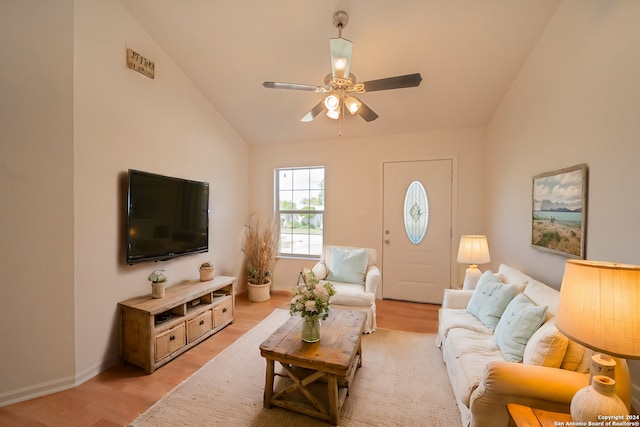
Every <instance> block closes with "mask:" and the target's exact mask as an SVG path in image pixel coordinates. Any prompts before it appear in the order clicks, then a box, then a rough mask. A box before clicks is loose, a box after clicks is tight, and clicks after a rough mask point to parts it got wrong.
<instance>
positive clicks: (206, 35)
mask: <svg viewBox="0 0 640 427" xmlns="http://www.w3.org/2000/svg"><path fill="white" fill-rule="evenodd" d="M120 1H121V3H122V4H123V5H124V6H125V8H126V9H127V10H128V11H129V13H130V14H131V15H132V16H133V17H134V18H135V19H136V20H137V21H138V22H139V23H140V25H141V26H142V27H143V28H145V30H146V31H147V32H148V33H149V34H150V35H151V36H152V37H153V38H154V40H155V41H156V42H157V43H158V44H159V45H160V46H161V48H162V49H163V50H164V51H165V52H166V53H167V54H168V55H169V56H170V57H171V58H172V59H173V60H174V61H175V62H176V63H177V64H178V66H179V67H180V68H181V69H182V70H183V71H184V72H185V73H186V74H187V76H188V77H189V78H190V79H191V80H192V81H193V83H194V84H195V85H196V86H197V87H198V88H199V89H200V90H201V91H202V93H203V94H204V95H205V96H206V97H207V98H208V99H209V101H210V102H211V103H212V104H213V105H214V106H215V107H216V108H217V109H218V110H219V111H220V113H221V114H222V115H223V116H224V117H225V119H226V120H227V121H228V122H229V123H230V124H231V126H233V127H234V128H235V130H236V131H237V132H238V133H239V134H240V135H241V136H242V138H244V139H245V140H246V141H247V142H248V143H249V144H270V143H295V142H304V141H311V140H325V139H335V138H338V133H339V132H340V133H341V135H342V137H345V138H359V137H368V136H374V135H389V134H397V133H404V132H418V131H425V130H433V129H451V128H463V127H475V126H483V125H486V124H487V122H488V121H489V120H490V118H491V116H492V114H493V112H494V111H495V109H496V107H497V106H498V105H499V103H500V100H501V99H502V97H503V96H504V94H505V93H506V91H507V90H508V88H509V85H510V84H511V83H512V82H513V80H514V78H515V77H516V76H517V74H518V72H519V70H520V69H521V67H522V65H523V64H524V62H525V60H526V59H527V57H528V55H529V54H530V53H531V51H532V49H533V47H534V46H535V44H536V42H537V40H538V39H539V38H540V36H541V34H542V33H543V31H544V29H545V27H546V25H547V24H548V22H549V21H550V20H551V19H552V17H553V14H554V12H555V10H556V8H557V7H558V4H559V3H560V0H393V1H390V0H351V1H349V0H181V1H176V0H120ZM338 10H344V11H345V12H347V14H348V15H349V22H348V24H347V26H346V27H345V28H344V30H343V33H342V36H343V37H344V38H346V39H348V40H351V41H352V42H353V56H352V61H351V72H352V73H354V74H355V75H356V76H357V78H358V80H359V81H368V80H374V79H379V78H384V77H390V76H396V75H403V74H410V73H421V75H422V78H423V81H422V84H421V85H420V86H419V87H416V88H404V89H395V90H388V91H378V92H370V93H365V94H363V95H361V96H360V98H361V99H362V101H364V102H365V103H366V104H367V105H368V106H369V107H370V108H371V109H373V110H374V111H375V112H376V113H377V114H379V116H380V117H379V118H378V119H377V120H375V121H372V122H368V123H367V122H365V121H364V120H363V119H362V118H360V117H358V116H348V115H347V117H346V118H345V120H344V121H343V122H342V123H341V124H340V123H339V122H338V121H335V120H331V119H329V118H328V117H326V116H324V115H321V116H319V117H317V118H316V119H315V120H314V121H312V122H309V123H302V122H300V118H302V116H303V115H304V114H305V113H306V112H307V111H309V110H310V109H311V108H312V107H313V106H314V105H316V104H317V103H318V102H320V100H322V99H323V97H324V96H323V95H322V94H320V93H314V92H308V91H292V90H277V89H265V88H263V86H262V82H263V81H265V80H270V81H278V82H287V83H304V84H312V85H322V83H323V79H324V76H325V75H326V74H328V73H329V72H330V71H331V65H330V56H329V39H330V38H333V37H337V36H338V31H337V30H336V28H335V27H334V25H333V14H334V12H336V11H338Z"/></svg>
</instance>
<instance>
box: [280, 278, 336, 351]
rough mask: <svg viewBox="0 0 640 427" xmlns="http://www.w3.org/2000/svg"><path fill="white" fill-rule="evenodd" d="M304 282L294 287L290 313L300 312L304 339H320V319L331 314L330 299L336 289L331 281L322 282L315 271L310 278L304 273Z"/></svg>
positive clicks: (309, 340) (313, 340)
mask: <svg viewBox="0 0 640 427" xmlns="http://www.w3.org/2000/svg"><path fill="white" fill-rule="evenodd" d="M302 277H303V279H304V280H303V282H302V283H298V286H296V288H295V289H294V292H293V296H292V298H291V303H290V304H289V313H290V314H291V315H293V314H294V313H300V316H302V318H303V322H302V339H303V340H304V341H306V342H316V341H319V340H320V319H322V320H325V319H326V318H327V317H328V316H329V299H330V298H331V297H332V296H333V295H335V293H336V290H335V288H334V287H333V285H332V284H331V283H330V282H324V283H320V281H319V280H318V278H317V277H316V275H315V274H314V273H313V271H310V272H309V275H308V278H307V277H306V276H305V275H304V274H302Z"/></svg>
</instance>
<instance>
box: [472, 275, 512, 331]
mask: <svg viewBox="0 0 640 427" xmlns="http://www.w3.org/2000/svg"><path fill="white" fill-rule="evenodd" d="M516 289H517V285H513V284H505V283H502V282H501V281H499V280H498V279H497V278H496V276H495V275H494V274H493V272H492V271H491V270H487V271H485V272H484V273H482V276H480V279H479V280H478V284H477V285H476V289H475V290H474V291H473V295H472V296H471V299H470V300H469V304H468V305H467V312H469V313H471V314H473V315H474V316H475V317H477V318H478V320H480V321H481V322H482V324H483V325H485V326H486V327H487V328H489V329H495V328H496V325H497V324H498V321H499V320H500V316H502V313H503V312H504V310H505V308H507V304H509V302H510V301H511V300H512V299H513V296H514V295H515V293H516Z"/></svg>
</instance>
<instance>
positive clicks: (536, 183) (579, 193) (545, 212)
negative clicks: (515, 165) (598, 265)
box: [531, 164, 588, 259]
mask: <svg viewBox="0 0 640 427" xmlns="http://www.w3.org/2000/svg"><path fill="white" fill-rule="evenodd" d="M587 181H588V180H587V165H586V164H579V165H575V166H571V167H568V168H564V169H560V170H556V171H552V172H547V173H542V174H540V175H536V176H534V177H533V208H532V215H531V245H532V246H533V247H534V248H536V249H540V250H543V251H547V252H553V253H556V254H559V255H563V256H565V257H568V258H578V259H585V243H586V236H585V231H586V224H587Z"/></svg>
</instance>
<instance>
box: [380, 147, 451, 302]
mask: <svg viewBox="0 0 640 427" xmlns="http://www.w3.org/2000/svg"><path fill="white" fill-rule="evenodd" d="M383 173H384V185H383V190H384V194H383V198H384V210H383V215H384V218H383V226H384V228H383V233H384V237H383V238H384V245H383V257H382V274H383V287H382V297H383V298H385V299H397V300H403V301H415V302H426V303H434V304H441V303H442V297H443V294H444V289H446V288H449V287H450V283H451V233H452V229H451V221H452V219H451V212H452V208H451V200H452V183H453V179H452V177H453V161H452V160H451V159H444V160H423V161H409V162H389V163H384V169H383Z"/></svg>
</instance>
